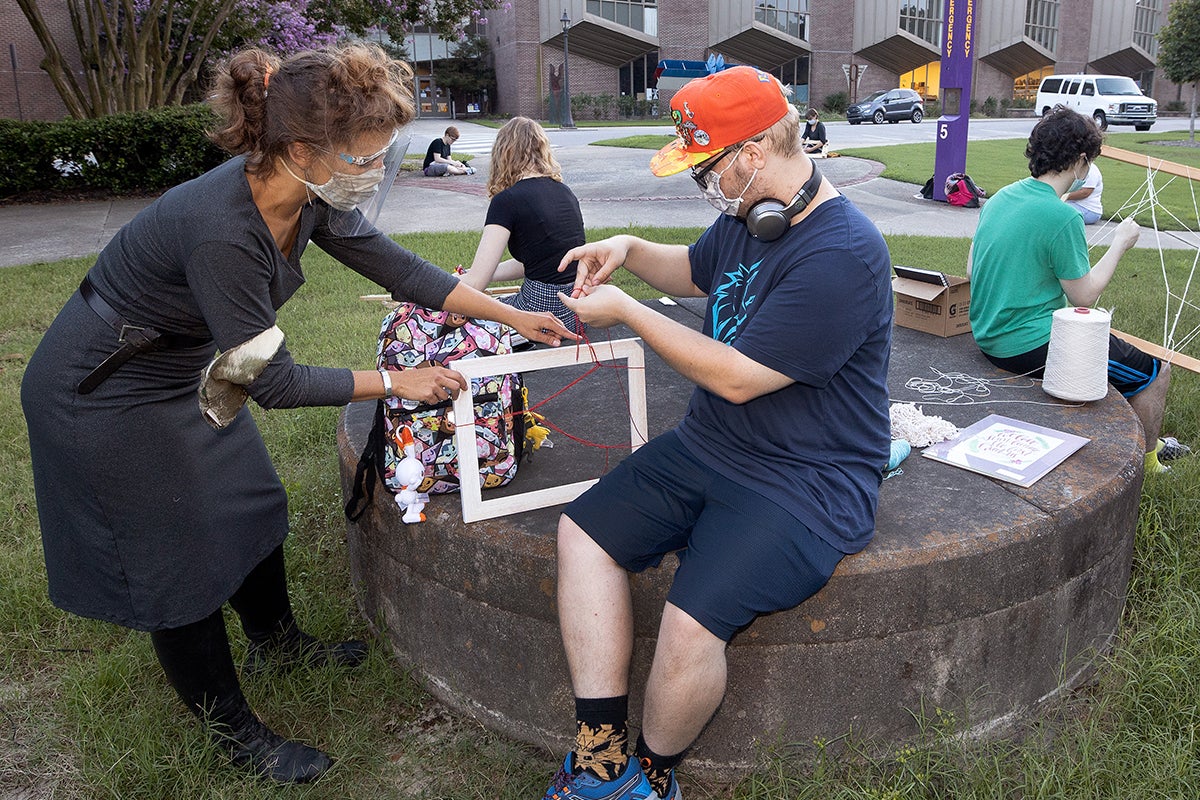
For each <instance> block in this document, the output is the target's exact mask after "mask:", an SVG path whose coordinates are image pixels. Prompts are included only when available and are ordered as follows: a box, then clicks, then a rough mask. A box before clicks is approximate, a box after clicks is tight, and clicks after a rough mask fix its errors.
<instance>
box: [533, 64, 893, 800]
mask: <svg viewBox="0 0 1200 800" xmlns="http://www.w3.org/2000/svg"><path fill="white" fill-rule="evenodd" d="M784 91H785V90H784V89H783V86H782V85H781V84H780V83H779V82H778V81H777V80H776V79H775V78H773V77H771V76H770V75H768V74H766V73H764V72H760V71H759V70H756V69H753V68H751V67H734V68H731V69H727V70H724V71H722V72H718V73H716V74H714V75H709V76H707V77H705V78H701V79H697V80H694V81H692V82H691V83H688V84H687V85H686V86H684V87H683V88H682V89H681V90H680V91H679V92H677V93H676V94H675V96H674V98H673V99H672V101H671V113H672V118H673V120H674V122H675V126H676V130H677V132H678V134H679V138H678V139H677V140H676V141H675V142H674V143H672V144H670V145H668V146H667V147H665V148H663V150H661V151H660V152H659V153H658V154H657V155H656V156H655V157H654V159H653V160H652V161H651V170H652V171H653V172H654V173H655V174H656V175H660V176H662V175H671V174H675V173H678V172H681V171H683V170H684V169H688V168H691V170H692V177H693V178H695V180H696V182H697V184H698V185H699V186H700V189H701V191H702V192H703V194H704V196H705V198H706V199H708V200H709V202H710V203H712V205H713V206H714V207H715V208H717V209H718V210H719V211H721V212H722V215H721V216H720V217H719V218H718V219H717V221H716V222H714V223H713V225H712V226H711V227H710V228H709V229H708V230H707V231H705V233H704V234H703V235H702V236H701V237H700V239H699V241H697V242H696V243H695V244H692V245H690V246H686V245H663V244H655V243H652V242H648V241H645V240H643V239H638V238H636V237H633V236H616V237H614V238H612V239H607V240H604V241H601V242H596V243H593V244H586V245H582V246H580V247H576V248H574V249H573V250H571V251H569V252H568V253H567V254H566V255H565V256H564V257H563V260H562V264H563V266H564V267H565V265H567V264H570V263H571V262H572V261H575V260H576V259H577V260H578V273H577V276H576V281H575V284H574V287H573V292H572V294H573V297H566V296H565V295H562V297H563V298H564V302H565V303H566V304H567V305H568V307H569V308H570V309H571V310H573V311H574V312H575V313H576V314H578V316H579V318H580V319H582V320H583V321H585V322H586V323H587V324H589V325H598V326H601V327H608V326H611V325H616V324H624V325H627V326H629V327H630V328H631V329H632V330H633V331H634V333H636V334H637V335H638V336H640V337H641V338H642V339H643V340H644V341H645V343H646V344H647V345H649V346H650V347H651V348H652V349H653V350H654V351H655V352H656V353H658V354H659V356H661V357H662V358H663V360H664V361H666V362H667V363H668V364H670V365H671V367H673V368H674V369H675V370H677V371H678V372H679V373H680V374H682V375H684V376H686V377H687V378H689V379H691V380H692V381H693V382H695V384H696V386H697V388H696V390H695V392H694V393H693V395H692V398H691V402H690V405H689V407H688V411H687V414H686V415H685V417H684V419H683V421H682V422H680V423H679V425H678V426H677V427H676V428H675V429H674V430H672V431H669V432H668V433H665V434H663V435H661V436H659V437H657V438H656V439H654V440H653V441H651V442H650V443H649V444H647V445H645V446H644V447H642V448H641V449H639V450H638V451H636V452H635V453H633V454H631V455H630V456H629V457H627V458H626V459H625V460H624V461H623V462H621V464H619V465H618V466H617V467H616V468H615V469H614V470H613V471H612V472H610V473H608V474H607V475H605V476H604V477H603V478H601V479H600V482H599V483H598V484H596V485H595V486H593V487H592V488H591V489H590V490H589V491H587V492H586V493H585V494H583V495H582V496H581V497H579V498H578V499H576V500H575V501H574V502H572V503H571V504H570V505H569V506H567V508H566V510H565V511H564V513H563V515H562V517H561V518H560V521H559V528H558V609H559V623H560V626H561V628H562V636H563V644H564V647H565V649H566V654H567V662H568V665H569V667H570V672H571V682H572V686H573V689H574V694H575V711H576V731H577V736H576V741H575V746H574V748H573V750H572V751H571V752H570V753H568V754H567V757H566V759H565V761H564V763H563V767H562V769H561V770H560V771H559V772H558V774H557V775H556V776H555V778H554V780H553V782H552V784H551V786H550V789H549V790H547V792H546V795H545V797H546V798H551V797H557V798H564V797H569V798H606V800H618V799H619V798H631V799H632V800H649V799H650V798H656V799H657V798H670V799H671V800H677V798H678V797H679V795H680V791H679V786H678V784H677V783H676V781H675V775H674V768H675V765H676V764H678V763H679V761H680V760H681V758H682V756H683V753H684V751H685V750H686V749H687V748H688V747H689V746H690V745H691V743H692V742H693V741H694V740H695V738H696V737H697V736H698V735H699V734H700V732H701V730H702V729H703V728H704V726H705V724H706V723H707V722H708V720H709V719H710V718H711V717H712V715H713V713H714V712H715V711H716V709H717V706H718V704H719V703H720V702H721V698H722V696H723V695H724V692H725V682H726V662H725V648H726V645H727V644H728V642H729V641H730V639H732V638H733V636H734V635H735V634H736V633H737V632H738V631H740V630H741V629H743V628H745V627H746V626H747V625H749V624H750V623H751V622H753V621H754V619H755V617H757V616H758V615H760V614H765V613H769V612H772V611H778V610H782V609H788V608H792V607H795V606H796V605H798V604H800V603H801V602H803V601H804V600H805V599H807V598H808V597H810V596H812V595H813V594H814V593H815V592H817V590H819V589H820V588H821V587H822V586H823V585H824V584H825V583H826V581H828V580H829V576H830V575H831V574H832V573H833V570H834V568H835V567H836V566H837V564H838V562H839V561H840V560H841V559H842V557H843V556H844V555H846V554H848V553H854V552H857V551H858V550H861V549H862V548H863V547H865V546H866V545H867V543H868V542H869V541H870V540H871V536H872V534H873V532H874V529H875V507H876V501H877V498H878V493H879V485H880V482H881V480H882V474H881V468H882V467H883V465H884V464H885V463H886V462H887V460H888V450H889V443H890V438H891V437H890V422H889V417H888V394H887V371H888V357H889V354H890V348H891V328H892V289H891V283H890V280H889V273H890V269H891V260H890V257H889V255H888V251H887V246H886V245H885V244H884V241H883V237H882V236H881V235H880V234H879V231H878V230H877V229H876V228H875V226H874V225H873V224H872V223H871V222H870V221H869V220H868V219H867V218H866V217H865V216H864V215H863V214H862V213H861V212H860V211H859V210H858V209H857V208H855V207H854V206H853V205H852V204H851V203H850V201H849V200H847V199H846V198H845V197H843V196H842V195H841V194H840V193H839V192H838V191H837V189H835V188H834V187H833V185H832V184H831V183H829V182H828V181H825V180H824V179H823V178H822V177H821V175H820V173H819V172H818V171H817V169H816V166H815V164H814V163H813V162H812V160H810V158H809V157H808V156H807V155H805V153H804V152H803V148H802V146H801V142H800V126H799V124H798V123H799V112H798V111H797V110H796V109H795V107H794V106H792V105H791V104H790V103H789V102H788V100H787V98H786V96H785V94H784ZM622 266H624V267H625V268H626V269H628V270H629V271H630V272H632V273H634V274H635V275H637V276H638V277H640V278H642V279H643V280H645V281H646V282H647V283H649V284H650V285H652V286H654V287H655V288H656V289H659V290H661V291H663V292H665V293H667V294H669V295H674V296H707V298H708V304H707V311H706V314H705V319H704V329H703V332H702V333H700V332H696V331H693V330H691V329H689V328H687V327H686V326H684V325H681V324H679V323H676V322H674V321H672V320H670V319H668V318H666V317H664V316H663V315H661V314H659V313H658V312H656V311H654V310H652V309H651V308H649V307H648V306H646V305H643V304H641V303H639V302H637V301H636V300H633V299H631V298H630V297H629V296H628V295H626V294H625V293H624V292H622V291H621V290H620V289H618V288H616V287H615V286H613V285H611V284H608V283H607V281H608V279H609V277H610V276H611V275H612V273H613V272H614V271H615V270H616V269H617V268H618V267H622ZM560 268H563V267H560ZM669 552H678V554H679V561H680V565H679V569H678V570H677V572H676V573H675V577H674V581H673V583H672V586H671V589H670V592H669V594H668V596H667V603H666V606H665V608H664V609H663V615H662V622H661V626H660V628H659V634H658V641H657V646H656V650H655V654H654V662H653V666H652V668H651V671H650V676H649V679H648V681H647V685H646V688H645V694H644V697H645V702H644V707H643V715H642V728H641V736H640V737H639V739H638V741H637V745H636V748H635V755H636V758H632V759H631V758H629V756H628V755H627V752H626V746H627V732H626V731H627V727H626V713H627V706H628V693H629V666H630V658H631V652H632V647H633V610H632V607H631V603H630V595H629V578H628V574H629V572H631V571H632V572H637V571H640V570H645V569H647V568H650V567H654V566H657V565H658V564H659V562H660V561H661V560H662V558H663V556H664V555H665V554H667V553H669ZM813 691H814V692H819V691H820V687H819V686H814V687H813Z"/></svg>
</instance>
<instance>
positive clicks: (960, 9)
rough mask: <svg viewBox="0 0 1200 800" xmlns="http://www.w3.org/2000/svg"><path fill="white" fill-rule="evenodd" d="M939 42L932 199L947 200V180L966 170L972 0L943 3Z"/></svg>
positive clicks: (972, 27) (972, 37)
mask: <svg viewBox="0 0 1200 800" xmlns="http://www.w3.org/2000/svg"><path fill="white" fill-rule="evenodd" d="M945 3H946V7H945V17H944V18H943V21H944V23H945V24H944V26H943V33H944V34H945V35H944V38H943V39H942V77H941V90H942V95H941V97H942V116H941V117H939V118H938V121H937V126H938V127H937V151H936V153H935V156H934V162H933V199H934V200H941V201H942V202H945V201H946V188H945V187H946V178H948V177H950V176H951V175H953V174H954V173H956V172H966V171H967V128H968V127H969V126H970V123H971V76H972V74H973V73H974V71H975V60H974V58H973V57H972V50H973V48H974V44H975V40H974V34H975V31H974V28H975V0H945Z"/></svg>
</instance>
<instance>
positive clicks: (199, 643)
mask: <svg viewBox="0 0 1200 800" xmlns="http://www.w3.org/2000/svg"><path fill="white" fill-rule="evenodd" d="M229 605H231V606H232V607H233V610H234V611H236V612H237V613H238V616H239V617H240V618H241V620H242V629H243V630H244V631H245V632H246V635H247V636H248V637H249V638H250V639H251V640H252V641H261V640H265V639H268V638H270V637H271V636H272V635H273V634H275V633H277V632H280V631H283V630H286V629H287V628H288V627H290V626H291V625H293V624H294V620H293V618H292V607H291V603H290V602H289V601H288V594H287V575H286V572H285V570H284V563H283V545H280V546H279V547H277V548H275V550H274V551H273V552H272V553H271V554H270V555H269V556H267V557H266V558H264V559H263V560H262V562H260V563H259V565H258V566H257V567H255V568H254V569H253V570H251V571H250V574H249V575H247V576H246V579H245V580H244V581H242V585H241V586H240V587H239V588H238V590H237V591H236V592H234V594H233V597H231V598H229ZM150 642H151V643H152V644H153V645H154V652H155V654H156V655H157V656H158V663H160V664H161V665H162V668H163V672H165V673H166V675H167V680H168V681H170V683H171V686H173V687H174V688H175V691H176V692H178V693H179V697H180V698H181V699H182V700H183V702H184V705H186V706H187V707H188V709H189V710H190V711H191V712H192V713H194V714H197V715H202V716H204V717H205V718H207V719H210V720H212V721H214V722H221V721H224V720H227V719H230V718H231V717H232V716H233V715H234V713H235V712H236V711H238V710H239V709H241V708H243V707H245V705H246V699H245V697H244V696H243V695H242V689H241V686H240V684H239V683H238V677H237V670H236V669H235V668H234V665H233V654H232V653H230V651H229V637H228V635H227V634H226V632H225V620H224V618H223V617H222V615H221V609H219V608H218V609H217V610H216V611H214V612H213V613H211V614H209V615H208V616H207V617H205V618H204V619H202V620H199V621H197V622H192V623H189V624H187V625H183V626H181V627H178V628H166V629H163V630H159V631H153V632H151V634H150Z"/></svg>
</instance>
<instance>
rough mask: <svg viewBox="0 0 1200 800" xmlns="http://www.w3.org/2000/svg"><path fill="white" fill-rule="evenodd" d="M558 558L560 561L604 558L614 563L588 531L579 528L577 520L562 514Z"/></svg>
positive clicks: (559, 523) (560, 517)
mask: <svg viewBox="0 0 1200 800" xmlns="http://www.w3.org/2000/svg"><path fill="white" fill-rule="evenodd" d="M558 558H559V561H562V560H563V559H564V558H574V559H579V558H592V559H595V558H604V559H607V560H608V561H612V558H611V557H610V556H609V555H608V553H606V552H604V549H603V548H602V547H600V545H598V544H596V542H595V540H594V539H592V537H591V536H589V535H588V533H587V531H585V530H584V529H583V528H581V527H579V525H578V524H576V522H575V520H573V519H571V518H570V517H568V516H567V515H566V514H562V515H560V516H559V518H558Z"/></svg>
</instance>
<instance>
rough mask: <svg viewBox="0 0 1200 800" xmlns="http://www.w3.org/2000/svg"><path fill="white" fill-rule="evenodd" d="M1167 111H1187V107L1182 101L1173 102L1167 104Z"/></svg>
mask: <svg viewBox="0 0 1200 800" xmlns="http://www.w3.org/2000/svg"><path fill="white" fill-rule="evenodd" d="M1166 110H1167V111H1187V105H1186V104H1185V103H1184V102H1183V101H1182V100H1171V101H1168V103H1167V109H1166Z"/></svg>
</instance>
